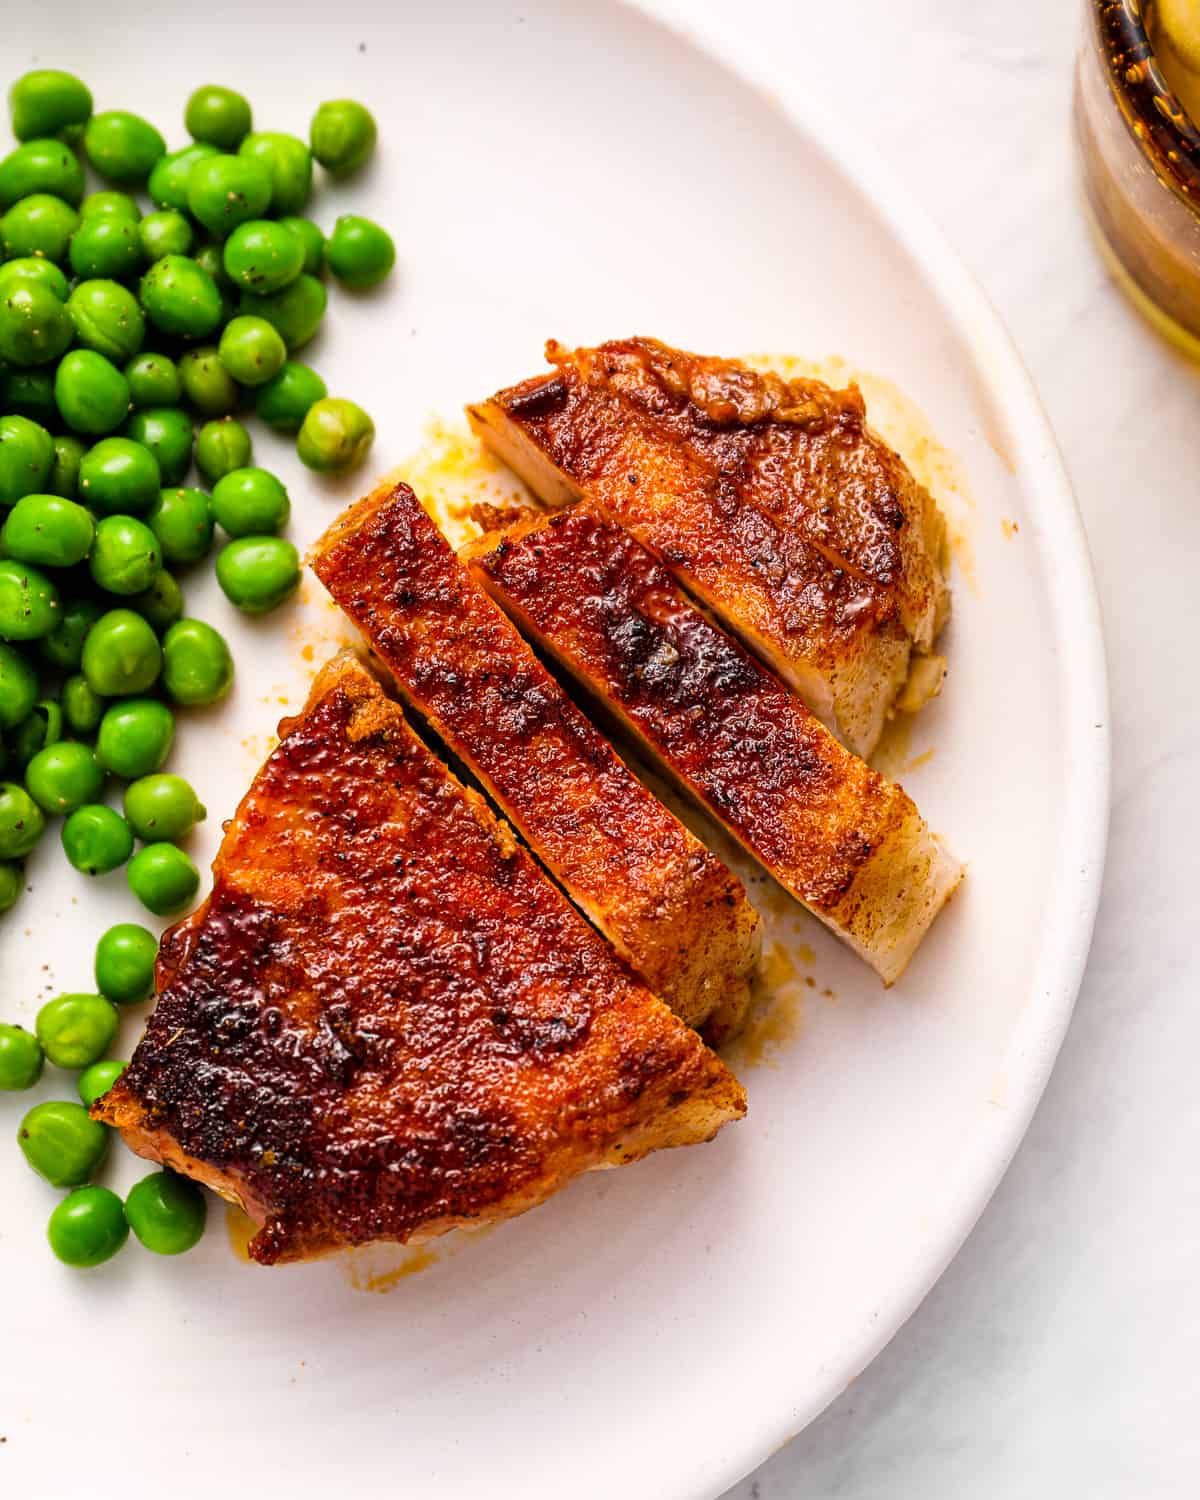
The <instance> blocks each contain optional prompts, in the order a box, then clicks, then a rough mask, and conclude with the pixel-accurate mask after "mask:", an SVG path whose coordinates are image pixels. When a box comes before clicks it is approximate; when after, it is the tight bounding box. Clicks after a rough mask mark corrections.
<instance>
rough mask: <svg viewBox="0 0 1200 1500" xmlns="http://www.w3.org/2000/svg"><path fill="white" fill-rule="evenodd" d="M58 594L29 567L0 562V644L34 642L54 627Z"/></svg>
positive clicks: (6, 561)
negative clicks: (0, 642)
mask: <svg viewBox="0 0 1200 1500" xmlns="http://www.w3.org/2000/svg"><path fill="white" fill-rule="evenodd" d="M60 609H61V602H60V600H59V597H58V590H57V589H56V588H55V587H54V585H53V584H52V583H51V582H50V580H49V579H48V578H47V577H46V575H45V574H44V573H42V572H41V571H39V569H37V568H35V567H34V566H33V565H32V564H31V563H19V562H17V561H16V559H15V558H8V557H5V558H0V641H36V640H38V639H40V638H41V637H42V636H44V635H49V634H50V632H51V631H52V630H53V629H54V627H55V625H57V624H58V619H59V611H60Z"/></svg>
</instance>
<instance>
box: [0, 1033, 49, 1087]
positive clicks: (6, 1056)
mask: <svg viewBox="0 0 1200 1500" xmlns="http://www.w3.org/2000/svg"><path fill="white" fill-rule="evenodd" d="M42 1057H43V1053H42V1044H41V1042H39V1041H38V1039H37V1037H35V1036H34V1034H33V1032H32V1031H26V1030H25V1028H24V1026H10V1025H9V1024H8V1022H7V1021H0V1090H3V1091H4V1092H5V1093H13V1092H15V1091H16V1090H17V1089H31V1088H32V1087H33V1086H34V1084H35V1083H36V1082H37V1081H38V1079H39V1078H40V1077H41V1076H42Z"/></svg>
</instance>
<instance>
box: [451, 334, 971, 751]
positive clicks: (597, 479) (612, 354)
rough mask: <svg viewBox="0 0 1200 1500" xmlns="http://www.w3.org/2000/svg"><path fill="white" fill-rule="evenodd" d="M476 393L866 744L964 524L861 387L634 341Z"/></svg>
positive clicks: (819, 709) (921, 635) (559, 495)
mask: <svg viewBox="0 0 1200 1500" xmlns="http://www.w3.org/2000/svg"><path fill="white" fill-rule="evenodd" d="M547 355H548V357H549V358H550V360H551V361H552V362H553V363H554V365H555V367H556V370H555V373H554V374H553V375H550V376H539V377H535V378H534V379H532V380H527V381H524V382H523V383H522V384H520V385H517V386H513V387H511V388H509V389H508V390H505V391H501V392H500V393H499V394H498V395H497V396H495V397H494V398H493V399H492V400H491V401H489V402H484V403H482V404H480V405H478V406H475V407H471V408H469V409H468V410H469V414H470V417H471V420H472V425H473V426H474V427H475V429H476V431H477V432H478V433H479V435H480V436H481V437H482V439H483V440H484V442H486V443H488V444H489V445H490V446H492V447H493V448H495V449H496V451H497V452H499V453H500V454H501V456H502V457H504V458H505V459H506V460H508V461H509V462H510V463H513V464H514V466H515V467H516V468H517V469H518V472H520V473H521V474H522V476H523V477H524V478H525V479H526V480H527V481H528V482H529V483H530V484H531V485H532V486H533V487H534V489H535V490H536V491H537V492H538V493H539V494H540V495H541V497H542V498H543V499H544V500H545V501H547V502H548V503H550V504H561V503H563V502H564V501H566V500H568V499H571V498H574V497H575V496H577V495H580V494H586V495H587V496H588V497H589V498H590V499H591V500H593V501H594V502H595V503H597V504H599V505H601V506H602V507H603V508H604V509H605V510H606V511H608V513H609V514H611V515H612V516H613V517H614V518H615V519H617V520H619V521H620V522H621V523H622V524H623V525H624V526H626V527H627V528H628V529H629V530H631V531H632V532H633V533H634V534H635V535H636V536H637V537H638V539H639V540H640V541H642V542H643V543H644V544H645V545H646V546H648V547H649V548H650V549H651V550H652V551H653V552H655V553H656V555H657V556H658V557H659V558H660V559H661V560H662V561H664V562H665V563H666V564H667V565H668V566H669V567H670V568H671V569H672V571H673V572H675V573H676V575H677V576H678V577H679V578H680V580H681V581H683V582H684V583H685V584H686V585H687V587H688V588H689V589H691V590H692V591H693V592H694V593H695V594H696V595H697V597H698V598H700V599H702V600H703V601H704V602H705V603H706V604H708V605H709V606H710V607H712V608H713V609H715V610H716V611H717V612H718V613H720V614H721V615H722V617H723V618H724V619H725V621H726V623H727V624H728V625H729V626H730V627H731V628H732V629H735V630H736V631H737V632H738V633H739V635H741V636H742V637H743V638H744V640H745V641H746V642H747V644H749V645H750V646H751V647H752V648H753V649H754V650H756V651H757V652H758V653H759V654H760V655H762V656H763V657H764V658H765V659H766V660H768V661H769V662H770V663H771V664H772V665H774V666H775V668H776V670H778V671H780V672H781V673H782V674H783V675H784V677H785V678H786V680H788V681H789V682H790V683H791V685H792V686H793V687H794V688H795V689H796V690H797V691H798V692H799V693H800V694H801V695H802V696H803V697H804V698H805V699H806V701H807V702H808V704H809V706H810V707H811V708H812V709H813V711H814V712H816V713H818V714H819V715H820V717H822V718H823V719H824V720H825V721H826V722H827V723H829V724H830V726H831V727H833V728H835V730H837V731H838V732H839V733H840V734H841V735H842V737H843V738H844V739H845V740H846V742H847V743H848V744H850V745H852V747H853V748H855V749H856V750H858V751H859V752H860V753H864V754H865V753H867V752H868V751H869V750H870V748H871V747H872V745H873V744H874V742H875V740H876V739H877V738H878V734H879V731H880V728H881V726H882V722H883V717H884V714H885V712H886V710H887V708H888V706H889V705H890V704H891V702H892V701H893V700H894V698H895V697H896V695H897V693H898V692H899V690H900V689H901V688H902V686H903V683H904V681H905V678H906V675H907V671H908V663H909V657H910V653H911V651H912V650H913V649H914V648H915V649H916V650H917V651H920V652H925V651H928V650H929V649H930V648H931V646H932V644H933V641H934V638H935V637H936V635H937V632H938V630H939V629H940V628H941V625H942V624H943V622H944V620H945V617H946V613H947V609H948V602H949V595H948V592H947V589H946V581H945V577H944V575H943V571H942V553H943V542H944V524H943V522H942V518H941V516H940V513H939V512H938V510H937V507H936V505H935V504H934V502H933V500H932V499H931V497H930V496H929V495H928V493H927V492H926V491H925V490H924V489H923V488H922V487H921V486H920V485H918V484H917V482H916V480H915V479H914V478H913V476H912V475H911V473H909V471H908V469H907V468H906V466H905V465H904V463H903V461H902V460H901V459H900V457H899V455H897V454H896V453H894V452H893V451H892V450H891V449H889V448H888V447H887V446H886V444H884V443H883V442H882V441H881V440H880V439H879V438H878V437H876V436H875V434H873V433H872V432H871V431H870V429H869V428H868V427H867V424H866V414H865V411H864V407H863V402H862V398H861V395H860V394H859V392H858V390H857V389H856V388H854V387H851V388H850V389H849V390H847V391H834V390H832V389H830V387H828V386H826V385H824V384H823V383H822V382H820V381H813V380H794V381H783V380H781V379H780V378H779V377H778V376H776V375H770V374H761V373H759V372H757V371H754V370H751V369H749V368H748V367H747V366H745V365H742V364H740V363H738V362H736V361H733V360H720V359H711V358H705V357H701V356H699V355H695V354H689V353H686V352H684V351H681V350H676V349H671V348H668V347H667V346H666V345H663V344H660V343H658V342H657V341H656V340H654V339H645V338H634V339H626V340H614V341H611V342H609V343H606V344H603V345H601V346H599V347H598V348H596V349H580V350H574V351H568V350H565V349H563V348H562V347H561V346H559V345H557V344H554V343H553V342H551V343H550V344H549V345H548V346H547Z"/></svg>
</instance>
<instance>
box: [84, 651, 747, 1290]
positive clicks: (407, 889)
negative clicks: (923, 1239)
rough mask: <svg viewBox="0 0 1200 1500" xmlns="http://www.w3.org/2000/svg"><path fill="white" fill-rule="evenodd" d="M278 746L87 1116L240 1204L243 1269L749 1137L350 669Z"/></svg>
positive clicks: (581, 933)
mask: <svg viewBox="0 0 1200 1500" xmlns="http://www.w3.org/2000/svg"><path fill="white" fill-rule="evenodd" d="M280 729H281V733H282V734H283V740H282V742H281V744H280V745H279V747H278V748H277V749H276V750H275V751H274V753H273V754H272V755H271V757H270V758H269V759H268V761H267V762H266V764H265V765H264V766H263V768H262V770H261V771H260V772H259V774H258V776H257V778H256V779H255V782H254V784H253V786H252V787H251V789H250V791H249V793H248V794H247V796H246V797H245V799H244V800H243V802H242V804H241V806H240V807H239V808H238V811H237V814H236V815H235V817H234V819H233V820H232V822H231V823H230V824H229V826H228V830H227V832H226V836H225V839H224V842H223V844H222V846H221V850H220V853H219V854H218V856H217V860H216V862H215V864H214V876H215V879H214V886H213V893H212V896H211V898H210V899H209V901H208V902H207V904H206V906H205V907H204V908H203V909H202V911H201V913H200V914H198V916H197V918H195V919H190V920H189V921H188V922H187V923H185V924H183V926H182V929H178V930H177V935H176V936H175V937H174V938H173V939H169V940H168V942H167V944H166V949H165V957H164V963H163V966H162V976H163V978H164V979H165V980H166V987H165V989H164V990H163V992H162V994H161V996H160V999H159V1002H158V1006H157V1008H156V1010H155V1012H154V1014H153V1016H152V1017H151V1019H150V1023H149V1026H148V1027H147V1031H146V1035H145V1037H144V1038H143V1040H142V1042H141V1043H140V1045H139V1046H138V1048H137V1051H136V1052H135V1054H134V1057H133V1060H132V1062H131V1064H130V1066H129V1068H128V1069H127V1070H126V1072H125V1073H124V1074H123V1075H122V1077H121V1079H120V1080H119V1081H118V1082H117V1084H115V1085H114V1087H113V1088H112V1089H111V1090H110V1091H109V1092H108V1093H107V1094H106V1095H105V1096H104V1097H103V1098H102V1099H101V1100H99V1101H98V1102H97V1104H96V1105H95V1106H93V1114H94V1115H95V1117H96V1118H97V1119H101V1120H104V1121H106V1122H108V1123H109V1124H113V1125H117V1126H119V1127H120V1128H121V1129H122V1131H123V1133H124V1134H125V1137H126V1139H127V1141H128V1142H129V1144H130V1145H131V1146H132V1147H133V1149H134V1150H137V1151H141V1152H142V1153H143V1154H145V1155H150V1156H154V1157H156V1158H159V1159H165V1160H169V1161H171V1162H172V1163H173V1164H175V1165H177V1166H179V1167H180V1168H181V1169H182V1170H184V1171H188V1172H190V1173H191V1174H192V1175H194V1176H198V1177H201V1178H202V1179H204V1180H208V1181H209V1182H211V1183H212V1184H213V1185H214V1186H216V1187H217V1189H218V1191H222V1192H225V1193H226V1195H227V1196H230V1197H233V1198H235V1199H236V1200H237V1201H239V1202H241V1203H242V1204H243V1206H244V1207H245V1208H246V1209H247V1211H248V1212H249V1213H251V1214H252V1215H253V1216H255V1217H256V1218H257V1219H258V1220H259V1222H260V1223H261V1224H262V1226H263V1227H262V1228H261V1229H260V1231H259V1233H258V1234H257V1235H256V1236H255V1238H254V1239H253V1240H252V1242H251V1245H250V1253H251V1254H252V1255H253V1257H254V1258H255V1259H256V1260H258V1261H261V1262H263V1263H265V1264H271V1263H273V1262H276V1261H287V1260H296V1259H301V1258H304V1257H307V1256H312V1255H317V1254H322V1253H324V1252H326V1251H328V1250H332V1249H336V1248H338V1247H340V1246H343V1245H354V1244H362V1243H364V1242H366V1241H369V1240H375V1239H390V1240H399V1241H407V1240H412V1239H414V1238H427V1237H429V1236H430V1235H432V1234H438V1233H442V1232H444V1231H445V1230H446V1229H449V1228H452V1227H454V1226H455V1225H458V1224H464V1223H480V1222H487V1221H490V1220H493V1219H500V1218H505V1217H508V1216H510V1215H512V1214H514V1213H519V1212H522V1211H523V1210H524V1209H527V1208H530V1207H533V1206H534V1205H535V1204H537V1203H539V1202H541V1201H542V1200H543V1199H545V1198H546V1197H547V1196H548V1195H549V1194H550V1193H552V1192H554V1191H555V1190H556V1189H557V1188H558V1187H560V1186H562V1184H563V1183H564V1182H566V1181H567V1180H568V1179H569V1178H570V1177H572V1176H574V1175H575V1174H576V1173H578V1172H580V1171H583V1170H585V1169H587V1168H589V1167H594V1166H602V1165H616V1164H620V1163H623V1162H626V1161H631V1160H634V1159H635V1158H636V1157H639V1156H641V1155H644V1154H645V1153H646V1152H648V1151H651V1150H653V1149H655V1148H656V1147H659V1146H669V1145H684V1144H688V1143H690V1142H694V1141H699V1140H705V1139H708V1138H709V1137H711V1136H712V1135H713V1134H715V1132H716V1131H717V1130H718V1129H719V1128H720V1127H721V1125H722V1124H724V1123H725V1122H726V1121H727V1120H730V1119H734V1118H737V1117H738V1116H740V1115H741V1114H742V1113H744V1109H745V1096H744V1094H743V1091H742V1089H741V1087H740V1085H739V1084H738V1083H737V1081H736V1080H735V1079H734V1078H733V1077H732V1075H731V1074H730V1073H729V1072H728V1071H727V1070H726V1068H725V1067H724V1065H723V1064H722V1063H721V1061H720V1059H719V1058H717V1057H716V1056H715V1055H714V1054H713V1053H711V1052H710V1051H709V1050H708V1049H707V1048H706V1047H705V1046H704V1045H703V1043H701V1042H700V1040H699V1039H698V1038H697V1037H696V1035H695V1033H694V1032H692V1031H690V1030H689V1029H688V1028H687V1027H685V1026H684V1025H682V1023H680V1022H679V1021H678V1020H677V1019H676V1018H675V1017H674V1016H673V1015H672V1014H671V1012H670V1011H669V1010H668V1009H667V1008H666V1006H664V1005H663V1004H662V1003H661V1002H660V1001H658V1000H656V999H655V998H654V996H653V995H651V994H650V992H649V991H648V990H647V989H645V988H644V986H642V985H641V984H640V983H638V982H637V981H636V980H635V979H634V978H633V977H632V976H631V975H630V973H629V972H628V971H627V970H626V969H625V968H624V966H623V965H622V964H621V963H620V961H619V960H617V959H616V958H615V957H614V955H613V954H612V952H611V950H610V949H609V947H608V945H607V944H606V943H605V942H604V940H603V939H602V938H601V937H600V936H599V935H598V934H596V933H595V932H594V931H593V930H592V929H591V928H590V927H589V926H588V925H587V923H586V922H585V921H584V920H583V919H582V918H581V917H580V916H579V915H578V914H577V913H576V912H575V910H574V909H573V908H572V907H571V906H570V905H569V903H568V902H567V901H566V900H565V898H564V897H563V896H562V895H561V894H560V893H559V892H558V890H557V889H556V888H555V887H554V886H553V885H552V884H551V883H550V882H549V881H548V880H547V879H546V877H545V876H544V875H543V874H542V873H541V872H540V871H539V870H538V868H537V866H536V865H535V864H534V862H533V860H532V859H531V858H530V856H529V855H528V854H527V853H526V852H525V851H524V850H523V849H522V848H521V846H520V845H519V844H518V843H517V841H516V839H515V838H514V837H513V835H512V833H511V831H510V830H509V829H508V828H507V827H506V826H505V825H504V824H503V823H500V822H498V821H497V820H496V819H495V817H494V816H493V815H492V814H491V812H490V811H489V810H488V808H487V806H486V805H485V804H484V802H483V801H482V799H481V798H480V797H478V796H477V795H476V794H475V793H473V792H470V791H468V790H467V789H465V788H464V787H463V786H461V785H460V784H459V783H458V782H457V781H456V780H455V779H454V777H453V776H451V775H450V773H449V772H448V771H447V770H446V768H445V767H444V766H443V765H442V764H441V763H440V762H439V761H438V760H437V759H436V758H435V757H434V756H433V755H432V754H431V753H430V751H429V750H428V749H426V747H425V746H424V745H423V744H422V743H421V742H420V741H419V740H418V739H417V738H416V737H415V735H414V734H413V733H412V731H411V729H410V728H409V727H408V725H407V723H406V722H405V720H404V717H403V714H402V713H401V711H400V710H399V708H398V707H397V706H396V705H395V704H393V703H391V702H390V701H389V700H387V699H386V698H385V697H384V696H383V694H382V693H381V691H380V688H379V686H378V684H377V683H376V682H375V680H374V679H373V678H372V677H371V676H370V674H369V673H368V672H367V671H366V670H365V668H364V667H363V666H362V665H361V663H359V662H358V661H357V660H355V659H353V658H349V657H345V658H341V659H339V660H337V661H335V662H334V663H332V664H331V665H330V666H329V667H327V668H326V669H325V671H324V672H323V673H322V675H321V676H320V677H319V678H318V681H317V683H316V684H315V686H314V689H313V695H312V698H311V699H310V702H309V705H308V707H307V708H306V710H305V711H304V713H303V714H301V715H300V716H299V717H298V718H296V719H293V720H291V721H285V722H284V723H283V724H282V725H281V726H280Z"/></svg>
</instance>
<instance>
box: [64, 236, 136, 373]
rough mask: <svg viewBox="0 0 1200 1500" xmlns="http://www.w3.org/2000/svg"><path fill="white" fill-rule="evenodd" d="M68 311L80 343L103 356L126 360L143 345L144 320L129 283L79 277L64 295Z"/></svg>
mask: <svg viewBox="0 0 1200 1500" xmlns="http://www.w3.org/2000/svg"><path fill="white" fill-rule="evenodd" d="M109 222H112V221H111V220H103V219H102V220H100V223H102V224H103V223H109ZM67 312H68V313H69V315H70V318H71V322H72V323H73V324H74V327H75V337H76V338H77V339H78V341H79V343H80V344H82V345H83V346H84V348H86V349H94V350H95V351H96V352H97V353H98V354H103V355H104V357H105V359H110V360H118V359H119V360H126V359H128V358H129V357H130V356H131V355H133V354H136V353H137V351H138V350H139V349H140V348H141V347H142V340H143V338H144V337H145V333H146V320H145V318H144V317H143V316H142V309H141V308H140V307H139V306H138V301H137V298H136V297H135V296H134V295H133V293H132V292H131V291H130V290H129V288H128V287H124V286H120V285H119V284H118V283H117V282H115V281H81V282H79V283H78V285H77V286H76V287H75V290H74V291H73V292H72V293H71V295H70V297H69V298H68V299H67Z"/></svg>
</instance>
